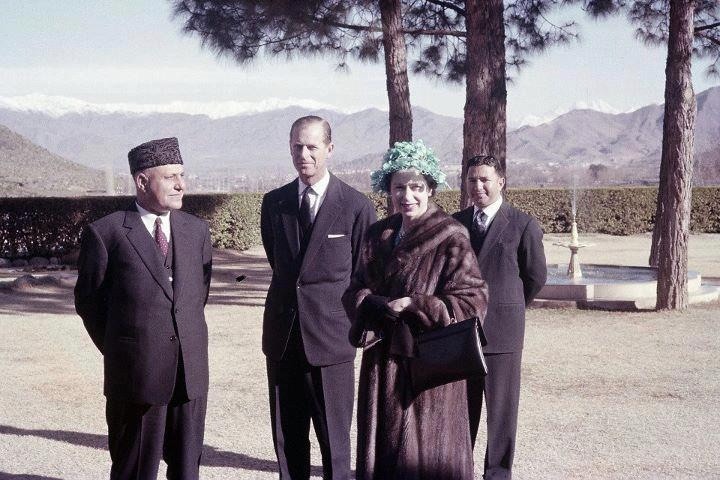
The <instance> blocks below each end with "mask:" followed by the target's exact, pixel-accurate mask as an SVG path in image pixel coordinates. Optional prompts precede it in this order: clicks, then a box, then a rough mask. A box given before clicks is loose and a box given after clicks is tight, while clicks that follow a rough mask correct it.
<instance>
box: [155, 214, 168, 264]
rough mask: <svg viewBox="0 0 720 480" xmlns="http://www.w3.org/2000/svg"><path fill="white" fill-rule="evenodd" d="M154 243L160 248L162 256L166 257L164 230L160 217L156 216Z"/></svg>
mask: <svg viewBox="0 0 720 480" xmlns="http://www.w3.org/2000/svg"><path fill="white" fill-rule="evenodd" d="M155 243H156V244H157V246H158V248H159V249H160V253H162V254H163V257H167V254H168V239H167V237H166V236H165V232H163V229H162V219H161V218H160V217H157V218H156V219H155Z"/></svg>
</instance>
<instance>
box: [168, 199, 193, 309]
mask: <svg viewBox="0 0 720 480" xmlns="http://www.w3.org/2000/svg"><path fill="white" fill-rule="evenodd" d="M170 232H171V235H172V248H173V264H174V265H173V284H172V286H173V291H174V292H175V296H176V298H179V297H180V292H181V290H182V288H183V286H184V285H185V279H186V278H187V271H188V269H187V262H188V261H189V260H190V259H191V258H193V252H192V248H193V245H194V243H193V241H192V239H191V238H190V234H189V233H190V232H188V229H187V226H186V223H185V222H184V221H183V220H182V218H179V216H178V215H175V212H170ZM194 256H195V257H197V252H195V255H194Z"/></svg>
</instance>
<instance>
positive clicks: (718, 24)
mask: <svg viewBox="0 0 720 480" xmlns="http://www.w3.org/2000/svg"><path fill="white" fill-rule="evenodd" d="M715 27H720V22H715V23H710V24H708V25H700V26H699V27H695V28H694V29H693V31H694V32H695V33H698V32H702V31H705V30H712V29H713V28H715Z"/></svg>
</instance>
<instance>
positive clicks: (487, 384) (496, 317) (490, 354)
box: [454, 155, 547, 480]
mask: <svg viewBox="0 0 720 480" xmlns="http://www.w3.org/2000/svg"><path fill="white" fill-rule="evenodd" d="M466 180H467V183H466V184H467V189H468V190H467V191H468V195H470V196H471V198H472V202H473V206H471V207H469V208H466V209H465V210H462V211H460V212H457V213H456V214H455V215H454V216H455V218H456V219H457V220H459V221H460V222H461V223H462V224H463V225H465V226H466V227H467V229H468V230H469V232H470V241H471V243H472V246H473V249H474V250H475V253H476V255H477V257H478V263H479V264H480V271H481V273H482V276H483V278H484V279H485V280H486V281H487V283H488V287H489V295H488V296H489V300H490V302H489V305H488V311H487V316H486V317H485V323H484V324H483V330H484V332H485V337H486V338H487V345H486V346H485V347H484V348H483V351H484V352H485V355H486V360H487V365H488V374H487V376H486V377H480V378H476V379H471V380H469V381H468V407H469V410H470V433H471V438H472V442H473V446H474V445H475V439H476V437H477V432H478V428H479V425H480V412H481V410H482V399H483V393H484V395H485V402H486V408H487V448H486V451H485V468H484V478H485V479H486V480H488V479H499V478H503V479H504V478H511V476H512V463H513V456H514V454H515V435H516V431H517V415H518V403H519V400H520V361H521V359H522V348H523V339H524V336H525V307H526V306H527V305H528V304H529V303H530V302H531V301H532V300H533V298H535V295H537V293H538V292H539V291H540V289H541V288H542V287H543V285H545V279H546V276H547V269H546V265H545V253H544V250H543V244H542V236H543V234H542V230H541V229H540V225H538V223H537V221H536V220H535V219H533V218H532V217H530V216H529V215H527V214H525V213H523V212H521V211H520V210H518V209H516V208H514V207H512V206H511V205H510V204H508V203H507V202H505V201H503V198H502V190H503V187H504V186H505V172H504V171H503V169H502V166H501V165H500V163H499V162H498V161H497V160H496V159H495V157H493V156H490V155H479V156H476V157H473V158H472V159H470V162H469V164H468V171H467V177H466Z"/></svg>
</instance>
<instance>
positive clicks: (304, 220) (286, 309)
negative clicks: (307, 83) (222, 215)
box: [260, 116, 375, 480]
mask: <svg viewBox="0 0 720 480" xmlns="http://www.w3.org/2000/svg"><path fill="white" fill-rule="evenodd" d="M333 148H334V145H333V143H332V134H331V130H330V125H329V124H328V122H327V121H326V120H324V119H322V118H320V117H316V116H307V117H302V118H299V119H297V120H296V121H295V122H294V123H293V125H292V127H291V128H290V155H291V157H292V161H293V165H294V167H295V169H296V170H297V172H298V178H297V179H296V180H293V181H292V182H290V183H288V184H287V185H284V186H282V187H280V188H278V189H276V190H273V191H271V192H268V193H267V194H266V195H265V197H264V198H263V202H262V212H261V222H260V223H261V233H262V241H263V246H264V247H265V252H266V254H267V258H268V261H269V262H270V267H271V268H272V271H273V275H272V281H271V283H270V288H269V290H268V294H267V300H266V302H265V315H264V319H263V338H262V345H263V352H264V353H265V355H266V357H267V373H268V384H269V390H270V417H271V421H272V429H273V442H274V445H275V453H276V454H277V459H278V467H279V470H280V478H283V479H293V480H299V479H307V478H309V477H310V441H309V437H308V435H309V433H310V421H311V419H312V423H313V426H314V428H315V434H316V436H317V439H318V443H319V444H320V453H321V455H322V464H323V478H325V479H348V478H350V424H351V421H352V411H353V402H354V396H355V390H354V389H355V375H354V365H353V359H354V358H355V348H354V347H353V346H352V345H351V344H350V342H349V338H348V335H349V330H350V325H351V322H350V320H349V318H348V316H347V314H346V313H345V309H344V308H343V305H342V302H341V297H342V295H343V293H344V292H345V290H346V289H347V287H348V285H349V284H350V277H351V275H352V273H353V271H354V269H355V265H356V263H357V259H358V256H359V252H360V248H361V245H362V241H363V237H364V234H365V231H366V230H367V227H368V226H369V225H370V224H371V223H373V222H374V221H375V210H374V208H373V206H372V204H371V203H370V201H369V200H368V198H367V197H366V196H365V195H363V194H361V193H360V192H358V191H356V190H354V189H353V188H351V187H350V186H348V185H346V184H345V183H343V182H342V181H340V180H339V179H338V178H337V177H335V176H334V175H332V174H331V173H330V172H328V169H327V165H326V162H327V160H328V159H329V158H330V156H331V154H332V151H333Z"/></svg>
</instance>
